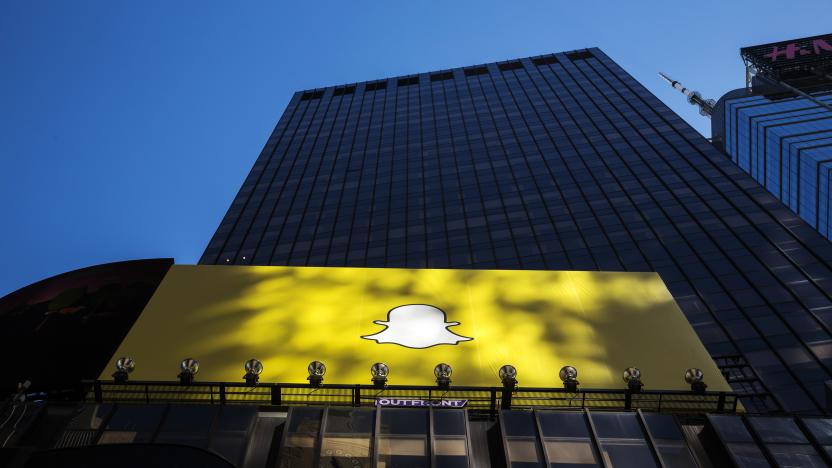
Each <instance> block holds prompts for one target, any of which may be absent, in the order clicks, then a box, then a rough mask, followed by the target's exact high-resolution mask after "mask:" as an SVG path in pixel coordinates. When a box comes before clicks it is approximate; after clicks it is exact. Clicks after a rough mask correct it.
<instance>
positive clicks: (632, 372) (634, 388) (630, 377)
mask: <svg viewBox="0 0 832 468" xmlns="http://www.w3.org/2000/svg"><path fill="white" fill-rule="evenodd" d="M623 378H624V382H625V383H626V384H627V390H629V391H630V392H632V393H638V392H640V391H641V388H642V387H643V386H644V384H643V383H642V382H641V371H640V370H639V368H638V367H628V368H626V369H624V375H623Z"/></svg>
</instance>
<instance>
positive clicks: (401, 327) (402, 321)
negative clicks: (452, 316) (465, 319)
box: [361, 304, 473, 348]
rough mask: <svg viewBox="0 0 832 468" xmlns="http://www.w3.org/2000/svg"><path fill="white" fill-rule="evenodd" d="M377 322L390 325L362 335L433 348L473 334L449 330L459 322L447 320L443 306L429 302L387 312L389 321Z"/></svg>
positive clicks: (366, 338) (387, 341) (379, 339)
mask: <svg viewBox="0 0 832 468" xmlns="http://www.w3.org/2000/svg"><path fill="white" fill-rule="evenodd" d="M373 323H375V324H377V325H384V326H385V327H386V328H385V329H384V330H382V331H380V332H378V333H375V334H373V335H365V336H362V337H361V338H364V339H365V340H374V341H375V342H377V343H379V344H381V343H393V344H397V345H401V346H404V347H406V348H430V347H431V346H437V345H443V344H447V345H455V344H457V343H459V342H460V341H470V340H473V338H469V337H467V336H460V335H457V334H456V333H454V332H452V331H450V330H448V328H449V327H453V326H455V325H459V322H446V321H445V312H444V311H443V310H442V309H439V308H437V307H434V306H432V305H427V304H407V305H402V306H398V307H395V308H393V309H391V310H390V312H387V321H386V322H385V321H382V320H375V321H374V322H373Z"/></svg>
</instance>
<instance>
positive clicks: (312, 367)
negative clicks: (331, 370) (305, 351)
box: [306, 361, 326, 387]
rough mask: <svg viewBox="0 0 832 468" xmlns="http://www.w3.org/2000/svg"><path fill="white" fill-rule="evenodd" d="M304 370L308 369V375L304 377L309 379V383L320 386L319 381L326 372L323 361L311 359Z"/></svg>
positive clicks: (322, 379)
mask: <svg viewBox="0 0 832 468" xmlns="http://www.w3.org/2000/svg"><path fill="white" fill-rule="evenodd" d="M306 370H307V371H309V377H307V378H306V380H308V381H309V385H312V386H313V387H318V386H320V385H321V382H323V381H324V374H326V366H325V365H324V363H322V362H321V361H312V362H310V363H309V366H308V367H307V368H306Z"/></svg>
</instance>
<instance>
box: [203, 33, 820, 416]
mask: <svg viewBox="0 0 832 468" xmlns="http://www.w3.org/2000/svg"><path fill="white" fill-rule="evenodd" d="M746 128H747V126H742V125H735V126H734V127H732V129H731V131H734V132H736V133H737V134H739V133H740V132H743V131H746V130H745V129H746ZM763 141H765V140H763ZM767 144H768V143H767ZM746 159H747V160H748V165H747V167H749V168H750V167H752V165H753V164H757V161H756V159H755V161H752V160H751V159H752V158H750V157H746ZM757 159H760V158H757ZM763 159H765V158H763ZM766 164H768V166H767V167H770V166H771V163H770V162H767V163H766ZM778 164H781V167H782V165H790V164H791V165H792V166H791V167H793V168H794V171H797V170H798V168H799V167H800V166H799V164H797V163H796V162H795V163H793V162H792V161H791V159H789V160H788V161H784V162H783V163H779V162H778ZM757 172H759V171H757V170H756V169H755V171H754V174H752V175H753V176H756V173H757ZM763 172H766V170H764V171H763ZM801 172H802V171H801ZM795 175H796V176H797V174H795ZM789 180H791V179H789ZM795 183H796V182H795ZM795 203H799V200H798V199H797V198H796V197H795ZM200 263H204V264H263V265H266V264H271V265H310V266H371V267H372V266H376V267H408V268H424V267H430V268H497V269H552V270H558V269H563V270H608V271H657V272H659V274H660V275H661V277H662V279H663V280H664V281H665V283H666V284H667V285H668V288H669V290H670V292H671V293H672V294H673V296H674V297H675V299H676V301H677V302H678V303H679V305H680V307H681V308H682V310H683V311H684V312H685V314H686V316H687V318H688V320H689V321H690V322H691V324H692V325H693V326H694V328H695V329H696V330H697V332H698V334H699V336H700V338H701V339H702V340H703V342H704V343H705V344H706V346H707V347H708V349H709V351H710V352H711V353H712V355H713V356H715V357H719V358H723V357H724V358H725V359H728V360H732V359H733V361H731V362H733V363H734V364H725V365H726V366H734V367H731V368H730V369H733V370H730V372H732V373H733V374H732V375H733V377H732V379H733V380H734V386H735V388H736V389H737V390H741V391H745V392H746V393H748V394H754V395H757V396H758V397H754V398H751V397H749V398H746V399H745V400H744V403H745V404H746V405H747V406H748V407H749V408H752V409H753V408H762V409H765V408H768V409H779V408H783V409H788V410H793V411H806V412H817V411H823V408H824V406H825V401H826V397H825V390H824V385H823V382H824V381H826V380H829V379H830V372H832V351H830V348H832V334H831V333H830V331H832V329H830V326H832V300H830V297H831V296H830V293H831V292H832V287H830V283H829V281H830V278H832V269H830V265H832V247H830V245H829V243H828V241H827V240H826V239H824V238H822V237H821V236H819V235H818V234H817V233H816V232H815V231H814V230H813V229H812V228H811V227H810V226H808V225H807V224H806V223H805V222H804V221H802V220H801V219H800V218H799V217H797V216H795V215H794V213H792V212H791V211H789V210H788V208H786V207H785V206H783V205H781V204H780V202H779V201H778V200H777V199H776V198H775V197H774V196H772V195H771V194H769V193H767V192H766V190H764V189H763V188H762V187H760V186H759V185H758V184H757V182H756V181H754V179H753V178H752V177H751V176H749V175H748V174H746V172H745V171H744V170H743V169H740V168H739V167H737V165H736V164H734V163H733V162H732V161H731V160H730V159H728V158H725V157H724V156H723V155H721V154H720V153H719V152H718V151H717V150H716V149H714V148H713V146H711V145H710V143H708V142H707V141H706V140H705V139H704V138H702V136H701V135H699V134H698V133H697V132H696V131H695V130H693V129H692V128H691V127H690V126H689V125H688V124H686V123H685V122H684V121H683V120H682V119H681V118H679V117H678V116H677V115H676V114H675V113H673V112H672V111H671V110H670V109H669V108H667V106H665V105H664V104H663V103H661V102H660V101H659V100H658V99H657V98H656V97H655V96H653V95H652V94H650V93H649V91H647V90H646V89H645V88H644V87H643V86H642V85H641V84H639V83H638V82H637V81H636V80H635V79H633V77H631V76H630V75H629V74H628V73H626V71H624V70H623V69H622V68H621V67H619V66H618V65H617V64H616V63H615V62H613V61H612V60H611V59H610V58H609V57H607V56H606V55H605V54H604V53H603V52H601V51H600V50H598V49H587V50H582V51H576V52H570V53H560V54H553V55H547V56H540V57H533V58H526V59H520V60H514V61H508V62H500V63H493V64H487V65H480V66H474V67H466V68H457V69H453V70H445V71H440V72H435V73H422V74H418V75H412V76H405V77H398V78H391V79H385V80H380V81H375V82H368V83H358V84H354V85H347V86H339V87H330V88H325V89H319V90H309V91H304V92H298V93H296V94H295V95H294V96H293V98H292V100H291V102H290V103H289V105H288V107H287V109H286V112H285V113H284V115H283V117H282V118H281V120H280V122H279V123H278V125H277V127H276V129H275V131H274V133H273V135H272V136H271V137H270V138H269V141H268V142H267V144H266V146H265V147H264V150H263V152H262V153H261V155H260V157H259V158H258V160H257V162H256V163H255V164H254V168H253V169H252V171H251V173H250V174H249V176H248V177H247V179H246V180H245V182H244V183H243V187H242V188H241V190H240V192H239V193H238V195H237V197H236V198H235V200H234V202H233V203H232V205H231V207H230V209H229V211H228V214H227V215H226V217H225V218H224V219H223V221H222V223H221V225H220V227H219V229H218V230H217V232H216V234H215V235H214V237H213V238H212V239H211V241H210V243H209V245H208V247H207V248H206V250H205V253H204V254H203V256H202V259H201V260H200ZM646 332H648V331H646ZM726 362H727V361H726ZM726 369H728V367H726Z"/></svg>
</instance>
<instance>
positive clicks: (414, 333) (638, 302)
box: [101, 265, 730, 391]
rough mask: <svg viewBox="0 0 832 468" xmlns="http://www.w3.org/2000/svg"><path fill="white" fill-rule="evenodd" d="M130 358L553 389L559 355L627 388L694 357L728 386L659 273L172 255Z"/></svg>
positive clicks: (224, 371) (272, 372) (148, 375)
mask: <svg viewBox="0 0 832 468" xmlns="http://www.w3.org/2000/svg"><path fill="white" fill-rule="evenodd" d="M121 356H129V357H132V358H133V359H134V360H135V362H136V369H135V371H134V372H133V373H132V374H131V379H134V380H175V379H176V376H177V374H178V373H179V362H180V361H181V360H182V359H184V358H187V357H193V358H196V359H198V360H199V362H200V368H199V373H198V374H197V375H196V380H197V381H226V382H237V381H242V377H243V374H244V373H245V371H244V369H243V363H244V362H245V361H246V360H248V359H250V358H257V359H259V360H260V361H262V363H263V366H264V370H263V373H262V374H261V376H260V379H261V381H264V382H298V383H301V382H306V381H307V380H306V378H307V376H308V374H307V364H309V362H311V361H315V360H317V361H322V362H323V363H325V364H326V368H327V373H326V375H325V378H324V383H342V384H356V383H362V384H370V379H371V375H370V371H369V369H370V366H371V365H372V364H373V363H376V362H384V363H386V364H387V365H388V366H389V368H390V375H389V384H391V385H434V384H435V377H434V374H433V368H434V366H435V365H436V364H438V363H447V364H450V365H451V366H452V368H453V374H452V376H451V379H452V381H453V385H461V386H499V385H500V380H499V377H498V369H499V368H500V367H501V366H503V365H504V364H511V365H513V366H514V367H515V368H517V371H518V375H517V379H518V381H519V385H520V386H523V387H560V386H561V382H560V380H559V378H558V371H559V370H560V368H561V367H563V366H564V365H572V366H574V367H576V368H577V370H578V380H579V381H580V383H581V386H582V388H623V387H624V383H623V381H622V371H623V369H624V368H626V367H630V366H634V367H638V368H640V369H641V372H642V380H643V382H644V385H645V388H646V389H657V390H658V389H661V390H673V389H678V390H685V389H689V388H690V387H689V386H688V385H687V384H686V383H685V381H684V378H683V376H684V371H685V369H687V368H690V367H698V368H700V369H702V370H703V371H704V373H705V382H706V383H708V385H709V390H725V391H729V390H730V387H729V386H728V384H727V383H726V382H725V381H724V379H723V378H722V376H721V374H720V373H719V370H718V369H717V367H716V366H715V364H714V363H713V361H712V360H711V358H710V356H709V355H708V353H707V351H706V350H705V348H704V347H703V345H702V343H701V342H700V341H699V339H698V338H697V336H696V334H695V333H694V331H693V329H692V328H691V326H690V325H689V324H688V322H687V320H686V319H685V317H684V316H683V315H682V313H681V311H680V310H679V308H678V307H677V306H676V303H675V302H674V301H673V298H672V296H671V295H670V293H669V292H668V291H667V289H666V288H665V286H664V283H663V282H662V281H661V279H660V278H659V276H658V275H657V274H655V273H611V272H584V271H513V270H440V269H391V268H333V267H326V268H324V267H272V266H208V265H199V266H193V265H174V266H173V267H172V268H171V269H170V271H169V272H168V274H167V276H166V277H165V279H164V280H163V281H162V284H161V285H160V286H159V288H158V289H157V290H156V293H155V294H154V296H153V298H152V299H151V300H150V302H149V303H148V305H147V307H146V308H145V310H144V312H143V313H142V315H141V316H140V317H139V319H138V320H137V321H136V323H135V324H134V326H133V328H132V329H131V331H130V333H129V334H128V336H127V338H125V340H124V341H123V342H122V343H121V345H120V346H119V348H118V350H117V351H116V353H115V354H114V355H113V357H112V358H111V360H110V363H109V366H108V368H107V369H106V370H105V371H104V372H103V373H102V375H101V378H102V379H109V378H110V374H111V373H112V371H113V369H114V366H115V361H116V360H117V359H118V358H119V357H121Z"/></svg>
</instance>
